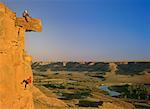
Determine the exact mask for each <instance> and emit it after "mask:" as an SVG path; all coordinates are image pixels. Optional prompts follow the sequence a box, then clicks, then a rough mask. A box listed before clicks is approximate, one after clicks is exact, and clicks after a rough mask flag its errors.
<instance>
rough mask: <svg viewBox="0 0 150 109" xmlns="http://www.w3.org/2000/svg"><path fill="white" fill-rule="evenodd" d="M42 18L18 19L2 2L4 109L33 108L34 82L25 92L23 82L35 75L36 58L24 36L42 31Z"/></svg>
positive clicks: (0, 107) (0, 86)
mask: <svg viewBox="0 0 150 109" xmlns="http://www.w3.org/2000/svg"><path fill="white" fill-rule="evenodd" d="M41 29H42V26H41V21H40V20H39V19H30V21H29V22H25V20H24V18H17V17H16V14H15V13H14V12H12V11H11V10H10V9H8V8H7V7H6V6H5V5H3V4H1V3H0V109H33V108H34V104H33V98H32V91H31V90H32V83H31V84H30V86H27V89H26V90H25V89H24V84H21V82H22V81H23V80H26V79H27V78H29V77H30V76H31V78H33V75H32V70H31V61H32V57H31V56H29V55H28V54H27V53H26V51H25V44H24V37H25V36H24V34H25V32H28V31H36V32H40V31H41Z"/></svg>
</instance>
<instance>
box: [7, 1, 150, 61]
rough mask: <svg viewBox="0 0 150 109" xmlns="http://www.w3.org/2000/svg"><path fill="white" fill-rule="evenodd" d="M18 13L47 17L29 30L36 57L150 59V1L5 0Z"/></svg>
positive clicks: (30, 47)
mask: <svg viewBox="0 0 150 109" xmlns="http://www.w3.org/2000/svg"><path fill="white" fill-rule="evenodd" d="M5 3H6V4H7V5H8V6H9V7H10V8H11V9H12V10H13V11H15V12H17V15H18V16H21V15H22V12H23V10H24V9H27V10H28V11H29V12H30V14H31V16H32V17H37V18H40V19H41V20H42V23H43V31H42V32H41V33H26V50H27V51H28V53H29V54H31V55H33V57H34V60H48V61H109V60H115V61H118V60H150V46H149V45H150V1H149V0H13V1H12V0H6V1H5Z"/></svg>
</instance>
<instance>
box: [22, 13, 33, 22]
mask: <svg viewBox="0 0 150 109" xmlns="http://www.w3.org/2000/svg"><path fill="white" fill-rule="evenodd" d="M22 16H23V17H24V18H25V20H26V21H27V22H29V20H28V18H31V17H30V15H29V13H28V11H27V10H24V12H23V14H22Z"/></svg>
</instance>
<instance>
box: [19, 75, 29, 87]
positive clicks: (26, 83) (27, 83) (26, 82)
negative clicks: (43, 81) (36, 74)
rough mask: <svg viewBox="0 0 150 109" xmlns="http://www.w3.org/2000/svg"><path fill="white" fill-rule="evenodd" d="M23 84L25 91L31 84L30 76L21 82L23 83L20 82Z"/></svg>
mask: <svg viewBox="0 0 150 109" xmlns="http://www.w3.org/2000/svg"><path fill="white" fill-rule="evenodd" d="M23 83H25V86H24V89H26V87H27V85H31V83H32V79H31V76H30V77H29V78H28V79H26V80H23V81H22V82H21V84H23Z"/></svg>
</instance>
